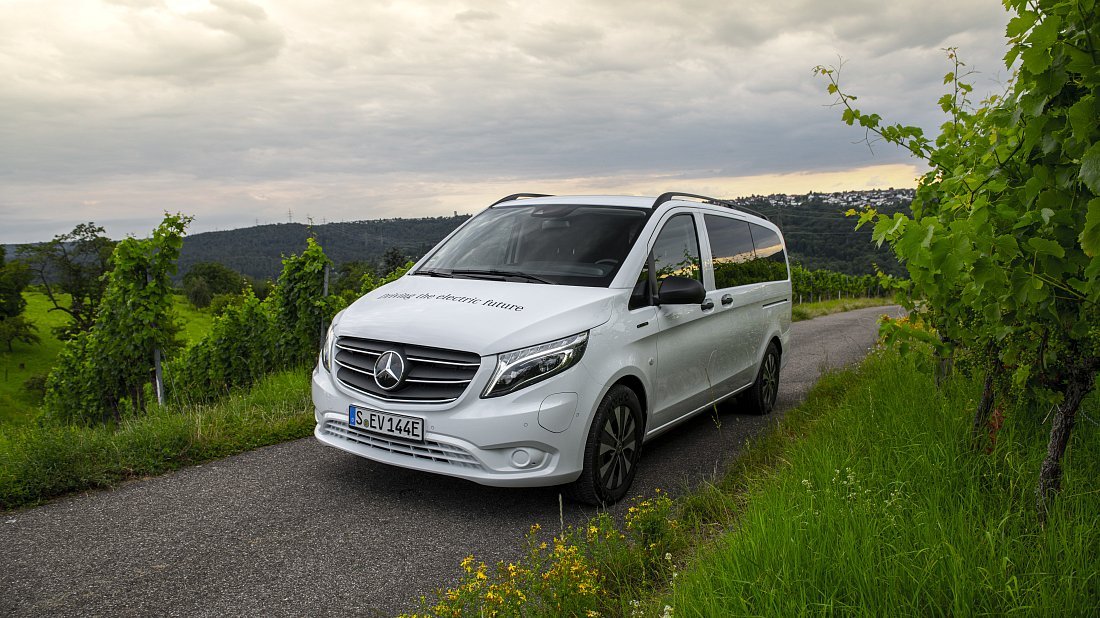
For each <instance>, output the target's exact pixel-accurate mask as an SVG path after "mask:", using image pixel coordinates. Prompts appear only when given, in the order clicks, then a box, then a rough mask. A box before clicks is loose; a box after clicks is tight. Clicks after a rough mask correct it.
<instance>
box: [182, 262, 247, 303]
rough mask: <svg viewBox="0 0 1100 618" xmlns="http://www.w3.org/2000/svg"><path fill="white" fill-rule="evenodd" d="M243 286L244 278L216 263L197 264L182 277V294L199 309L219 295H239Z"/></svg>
mask: <svg viewBox="0 0 1100 618" xmlns="http://www.w3.org/2000/svg"><path fill="white" fill-rule="evenodd" d="M244 286H245V280H244V277H242V276H241V275H239V274H237V273H236V272H234V271H233V270H232V269H230V268H228V267H226V266H223V265H221V264H219V263H217V262H199V263H198V264H195V265H194V266H192V267H191V270H189V271H187V274H185V275H184V276H183V293H184V295H186V296H187V299H188V300H189V301H191V304H192V305H194V306H195V307H198V308H199V309H204V308H206V307H207V306H209V305H210V301H211V300H212V299H213V297H214V296H217V295H219V294H239V293H240V292H241V290H243V289H244Z"/></svg>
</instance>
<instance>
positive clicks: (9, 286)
mask: <svg viewBox="0 0 1100 618" xmlns="http://www.w3.org/2000/svg"><path fill="white" fill-rule="evenodd" d="M5 254H6V251H5V250H4V247H3V246H2V245H0V320H4V319H7V318H14V317H16V316H18V315H20V314H22V313H23V310H24V309H26V307H27V301H26V300H25V299H24V298H23V290H25V289H26V288H27V285H28V284H29V283H30V282H31V273H30V270H29V269H28V268H27V265H26V264H24V263H23V262H19V261H15V262H8V261H7V259H6V255H5Z"/></svg>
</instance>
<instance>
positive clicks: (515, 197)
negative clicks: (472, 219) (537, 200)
mask: <svg viewBox="0 0 1100 618" xmlns="http://www.w3.org/2000/svg"><path fill="white" fill-rule="evenodd" d="M521 197H552V196H551V195H548V194H546V193H513V194H511V195H508V196H505V197H502V198H500V199H499V200H497V201H495V202H493V203H492V204H490V205H489V208H492V207H493V206H496V205H497V204H500V203H503V202H511V201H512V200H518V199H519V198H521Z"/></svg>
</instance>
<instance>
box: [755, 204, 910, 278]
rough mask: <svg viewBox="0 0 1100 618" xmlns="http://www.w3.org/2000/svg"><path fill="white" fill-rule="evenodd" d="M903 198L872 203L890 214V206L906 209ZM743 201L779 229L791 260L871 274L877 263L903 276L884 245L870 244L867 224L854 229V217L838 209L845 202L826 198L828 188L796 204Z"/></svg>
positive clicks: (813, 266)
mask: <svg viewBox="0 0 1100 618" xmlns="http://www.w3.org/2000/svg"><path fill="white" fill-rule="evenodd" d="M742 201H743V200H742ZM909 204H910V202H909V201H901V200H898V201H891V202H887V203H884V204H880V205H878V206H876V209H877V210H878V212H880V213H883V214H886V215H890V216H893V214H894V213H895V212H902V213H905V214H910V211H909ZM746 206H748V207H749V208H752V209H753V210H756V211H758V212H760V213H763V214H764V215H766V216H767V217H768V218H769V219H771V220H772V222H774V223H775V224H776V225H778V226H779V229H781V230H783V236H784V238H786V240H787V250H788V252H789V253H790V256H791V261H792V262H798V263H800V264H802V266H804V267H806V268H809V269H811V270H817V269H819V268H820V269H825V270H833V271H836V272H841V273H844V274H846V275H868V274H873V273H874V272H875V266H876V265H877V266H878V268H879V269H881V270H882V271H883V272H885V273H887V274H890V275H894V276H896V277H903V276H906V272H905V268H903V267H902V266H901V264H899V263H898V261H897V259H896V258H895V257H894V253H893V251H892V250H891V249H890V248H889V247H888V246H886V245H883V246H882V247H881V248H876V247H875V245H874V243H872V242H871V226H870V225H867V226H864V227H863V228H862V229H860V230H859V231H855V229H854V228H855V225H856V222H857V220H856V217H847V216H845V215H844V212H845V211H846V210H848V209H849V208H850V207H851V206H848V205H840V204H836V203H835V202H832V201H830V199H829V195H828V194H825V195H820V196H810V197H809V198H808V199H807V200H806V201H805V202H803V203H801V204H799V205H797V206H776V205H774V204H773V203H771V202H769V201H768V200H767V198H760V199H759V200H755V201H750V202H748V203H746Z"/></svg>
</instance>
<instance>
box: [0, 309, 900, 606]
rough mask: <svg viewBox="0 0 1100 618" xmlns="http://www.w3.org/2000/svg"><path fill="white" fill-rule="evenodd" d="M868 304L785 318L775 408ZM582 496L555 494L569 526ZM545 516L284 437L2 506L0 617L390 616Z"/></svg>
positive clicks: (679, 447) (684, 468)
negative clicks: (149, 474) (784, 358)
mask: <svg viewBox="0 0 1100 618" xmlns="http://www.w3.org/2000/svg"><path fill="white" fill-rule="evenodd" d="M887 311H889V312H890V313H892V314H897V313H898V311H899V309H898V308H896V307H895V308H889V309H883V308H873V309H863V310H858V311H853V312H849V313H844V314H836V315H831V316H826V317H822V318H817V319H815V320H810V321H806V322H799V323H796V324H794V326H793V333H792V338H791V339H792V346H791V350H790V351H789V361H788V364H787V366H786V368H785V369H784V372H783V374H782V377H781V389H780V395H779V413H780V414H781V413H782V411H783V410H787V409H789V408H790V407H791V406H793V405H795V404H797V403H798V402H799V401H800V400H801V399H802V398H803V397H804V396H805V394H806V392H807V391H808V390H809V388H810V386H812V385H813V383H814V381H815V380H816V379H817V376H818V375H819V373H820V371H821V369H822V368H824V367H838V366H843V365H847V364H849V363H852V362H855V361H858V360H859V359H861V358H862V357H863V356H864V355H865V354H866V352H867V350H868V349H869V348H870V347H871V346H872V345H873V343H874V339H875V332H876V326H875V320H876V318H877V317H878V316H879V315H881V314H882V313H886V312H887ZM776 417H777V415H772V416H770V417H753V416H746V415H742V414H737V413H736V412H732V413H731V412H727V413H725V414H723V415H722V416H720V421H721V423H720V426H719V425H718V424H716V423H715V422H714V419H713V418H712V416H711V415H701V416H700V417H698V418H696V419H694V420H692V421H689V422H688V423H687V424H685V425H684V426H683V427H681V428H680V429H678V430H677V431H675V432H672V433H671V434H666V436H665V437H662V438H660V439H658V440H657V441H655V442H654V443H651V444H649V445H647V446H646V450H645V454H644V457H643V459H642V463H641V465H640V467H639V472H638V477H637V479H636V480H635V486H634V488H635V490H636V491H635V493H651V492H652V490H653V489H654V488H657V487H660V488H662V489H666V490H670V491H672V492H673V493H676V492H677V491H680V490H682V489H683V488H685V487H689V486H691V485H692V484H694V483H697V482H699V481H701V480H703V479H706V478H709V477H710V476H711V475H713V474H714V472H715V471H716V470H721V469H722V468H723V467H724V466H725V464H727V463H728V462H729V461H730V459H731V458H733V457H735V456H736V455H737V453H738V451H739V449H740V448H741V446H742V445H743V444H744V442H745V440H746V438H748V437H750V436H752V435H754V434H756V433H758V432H760V430H761V429H763V428H765V427H766V426H767V425H768V424H769V423H773V422H774V419H775V418H776ZM594 512H595V511H594V509H590V508H582V507H580V506H578V505H573V504H570V503H568V502H566V503H565V505H564V512H563V516H564V521H565V523H566V525H568V524H570V523H577V522H581V521H583V520H585V519H586V518H587V517H589V516H591V515H592V514H593V513H594ZM536 522H539V523H541V524H542V525H543V528H544V529H556V528H557V527H558V526H559V525H560V524H559V501H558V492H557V491H556V490H555V489H554V488H539V489H495V488H489V487H482V486H480V485H476V484H474V483H470V482H466V481H461V480H457V479H451V478H447V477H441V476H433V475H429V474H424V473H419V472H413V471H408V470H402V469H399V468H392V467H388V466H385V465H382V464H376V463H374V462H370V461H367V460H364V459H361V458H357V457H355V456H352V455H348V454H345V453H343V452H341V451H337V450H336V449H332V448H328V447H324V446H321V445H320V444H318V443H317V442H316V441H315V440H314V439H313V438H306V439H303V440H297V441H295V442H288V443H285V444H280V445H276V446H272V447H267V448H262V449H259V450H256V451H252V452H249V453H245V454H243V455H238V456H235V457H229V458H227V459H223V460H220V461H216V462H212V463H209V464H206V465H203V466H196V467H193V468H188V469H185V470H181V471H179V472H175V473H172V474H167V475H164V476H160V477H156V478H150V479H146V480H140V481H134V482H129V483H126V484H124V485H122V486H121V487H118V488H117V489H114V490H109V491H98V492H91V493H87V494H82V495H77V496H72V497H68V498H63V499H60V500H57V501H55V502H52V503H50V504H48V505H45V506H42V507H39V508H35V509H30V510H24V511H16V512H11V513H4V514H0V616H45V615H51V616H68V615H109V616H139V615H140V616H145V615H167V616H227V615H228V616H234V615H242V614H249V615H287V616H297V615H349V614H350V615H367V616H374V615H383V616H388V615H393V614H395V613H398V612H400V611H404V610H409V609H412V608H413V607H414V604H415V599H416V598H417V597H418V596H419V595H420V594H425V593H428V592H430V591H431V590H434V589H436V588H439V587H440V586H443V585H446V584H448V583H452V582H454V581H455V580H456V579H457V576H458V563H459V561H461V560H462V558H463V557H465V556H467V555H469V554H475V555H476V556H477V557H478V558H479V559H481V560H485V561H486V562H489V563H490V564H491V563H492V562H493V561H496V560H499V559H514V558H516V557H518V556H519V554H520V553H521V552H522V544H523V538H524V533H525V532H526V531H527V529H528V528H529V527H530V526H531V524H533V523H536Z"/></svg>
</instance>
